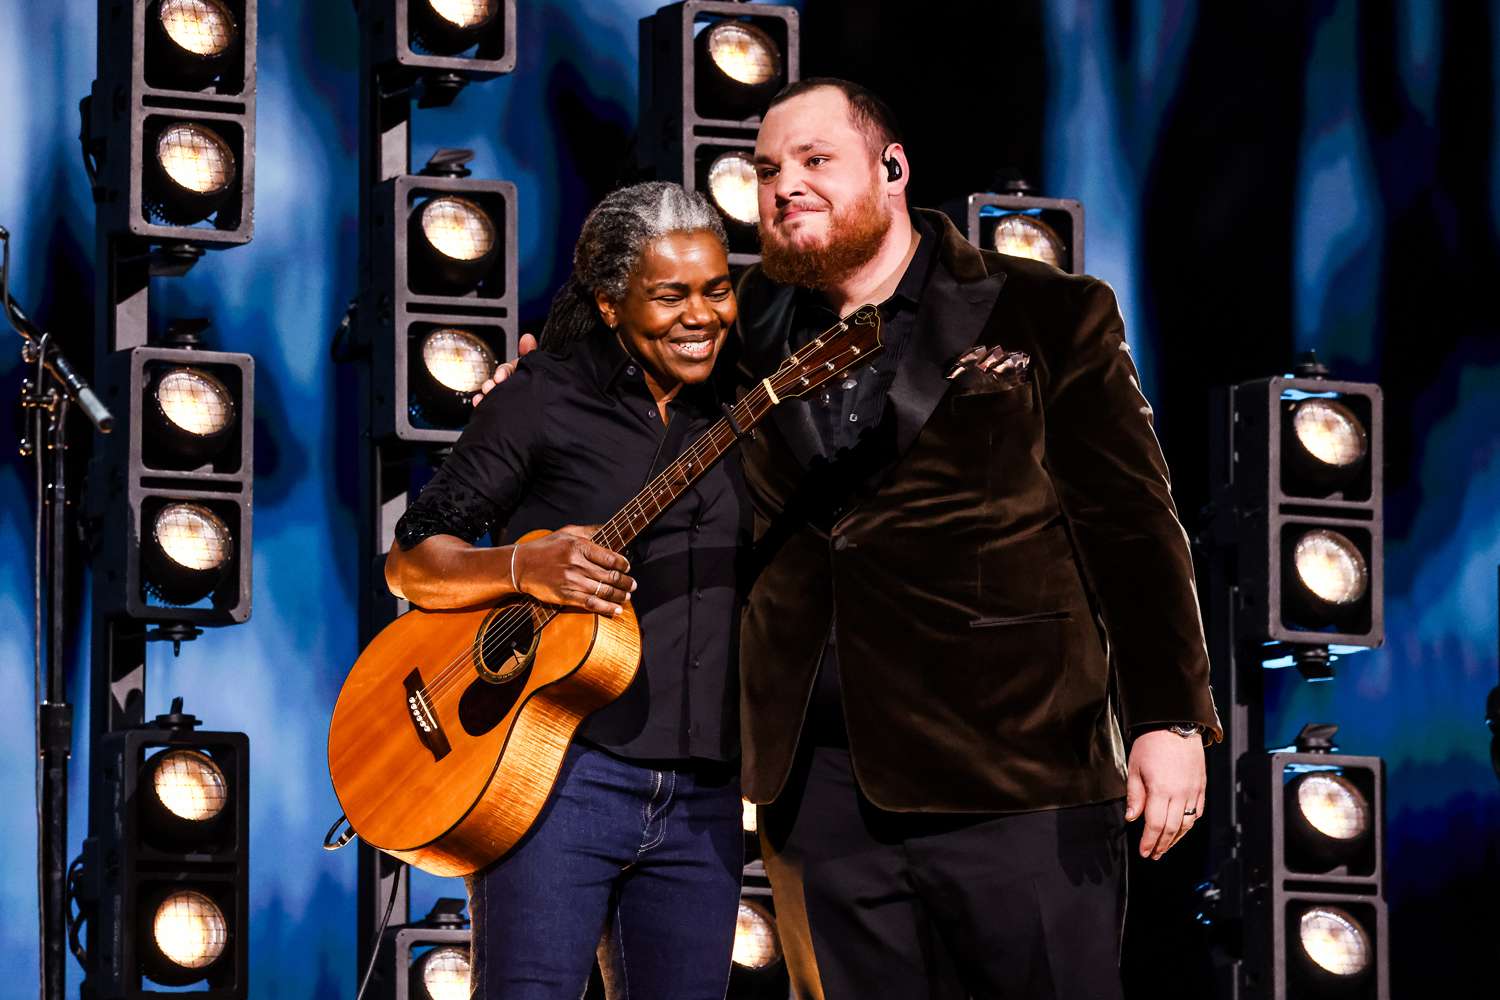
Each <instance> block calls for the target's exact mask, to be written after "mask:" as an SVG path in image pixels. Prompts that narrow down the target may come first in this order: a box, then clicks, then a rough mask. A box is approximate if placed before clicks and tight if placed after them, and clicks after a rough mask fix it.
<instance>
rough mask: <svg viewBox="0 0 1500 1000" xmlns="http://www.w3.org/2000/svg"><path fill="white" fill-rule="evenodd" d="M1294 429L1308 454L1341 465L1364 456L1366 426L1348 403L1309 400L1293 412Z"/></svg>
mask: <svg viewBox="0 0 1500 1000" xmlns="http://www.w3.org/2000/svg"><path fill="white" fill-rule="evenodd" d="M1292 430H1293V431H1295V432H1296V435H1297V440H1298V441H1299V442H1301V444H1302V447H1303V448H1306V449H1307V452H1308V454H1310V455H1312V456H1313V457H1314V458H1316V459H1317V460H1318V461H1320V462H1322V463H1324V464H1325V465H1332V466H1336V467H1339V468H1343V467H1346V466H1350V465H1353V464H1354V463H1355V462H1358V461H1359V460H1360V459H1361V458H1364V457H1365V448H1366V435H1365V428H1364V425H1363V424H1362V423H1360V421H1359V418H1358V417H1356V416H1355V415H1354V414H1353V412H1351V411H1350V409H1349V408H1348V407H1347V406H1344V405H1343V404H1342V403H1336V402H1334V401H1332V400H1329V399H1309V400H1305V401H1304V402H1302V403H1300V404H1299V405H1298V406H1297V410H1296V412H1295V413H1293V414H1292Z"/></svg>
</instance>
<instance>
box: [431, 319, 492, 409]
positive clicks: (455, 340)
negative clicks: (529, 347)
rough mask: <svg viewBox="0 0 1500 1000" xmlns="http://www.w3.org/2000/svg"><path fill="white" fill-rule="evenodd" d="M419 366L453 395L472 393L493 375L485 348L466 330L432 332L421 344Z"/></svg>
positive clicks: (447, 329)
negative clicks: (421, 364)
mask: <svg viewBox="0 0 1500 1000" xmlns="http://www.w3.org/2000/svg"><path fill="white" fill-rule="evenodd" d="M422 363H423V364H424V365H426V366H427V371H428V372H429V373H430V374H431V375H432V377H433V378H434V379H436V380H437V381H438V383H439V384H441V385H443V386H444V387H446V388H449V389H452V390H453V391H454V392H461V393H475V392H478V391H479V388H480V386H482V385H483V384H484V380H485V379H487V378H489V377H490V375H491V374H492V373H493V372H494V371H495V364H496V362H495V355H494V354H493V353H492V352H491V351H490V348H489V345H488V344H486V343H485V342H484V341H482V340H480V339H479V338H478V337H476V336H474V335H473V334H472V333H469V332H468V331H466V330H458V329H455V328H453V327H447V328H445V329H442V330H434V331H432V332H431V333H429V334H428V335H427V338H426V339H425V340H423V341H422Z"/></svg>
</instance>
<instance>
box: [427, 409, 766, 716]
mask: <svg viewBox="0 0 1500 1000" xmlns="http://www.w3.org/2000/svg"><path fill="white" fill-rule="evenodd" d="M754 395H755V394H754V393H752V394H750V395H747V396H746V397H745V400H743V401H742V404H747V405H745V408H746V409H747V410H750V411H753V410H754V409H755V408H756V401H755V399H754ZM735 409H736V410H738V409H740V407H738V406H737V407H735ZM769 409H770V408H769V407H767V409H766V411H764V412H762V413H761V414H760V416H757V417H753V418H752V419H751V422H752V424H753V423H754V422H758V421H759V420H760V419H763V418H764V415H765V412H769ZM748 416H749V414H736V420H737V421H739V420H743V419H745V418H746V417H748ZM734 441H735V434H734V430H733V428H732V427H730V425H729V422H728V421H727V420H720V421H718V422H717V423H715V424H714V425H713V427H711V428H710V429H709V430H708V431H707V432H706V433H705V434H704V435H703V436H702V437H701V438H699V439H698V441H697V442H695V443H694V444H693V445H692V446H691V447H690V448H689V449H688V450H687V451H686V452H683V454H682V455H680V456H678V458H677V459H676V460H674V461H673V463H672V464H671V465H669V466H667V468H666V469H664V470H662V472H661V473H660V474H659V475H657V476H656V477H655V478H654V479H652V481H651V482H650V483H648V484H647V485H646V488H645V489H643V490H642V491H641V492H640V493H638V494H636V496H635V497H633V498H632V499H631V500H630V502H629V503H627V504H626V505H625V506H624V507H623V508H622V509H621V510H620V511H619V512H618V513H616V514H615V516H614V517H612V518H610V519H609V521H608V522H606V523H605V525H604V526H603V527H602V528H601V529H600V531H599V533H598V534H597V535H595V536H594V539H593V541H594V542H595V544H601V545H604V547H605V548H615V547H616V546H618V545H619V544H621V542H622V541H624V538H625V532H626V531H627V530H630V531H631V535H632V537H633V536H634V535H635V534H638V533H639V532H641V531H643V530H645V528H646V527H647V526H648V525H649V523H650V521H651V520H652V519H654V518H655V517H656V516H658V515H659V514H661V513H662V512H663V511H665V510H666V509H667V507H669V506H671V504H672V503H675V502H676V500H677V499H678V498H679V497H680V496H681V492H677V493H675V494H674V495H672V496H671V498H670V500H668V501H667V502H666V503H663V502H662V496H663V487H666V486H670V487H672V488H673V489H676V488H679V487H680V488H681V490H683V491H685V490H686V488H687V487H688V486H690V485H691V484H692V482H693V481H694V480H695V479H696V478H697V477H698V476H699V475H701V474H702V473H703V472H704V471H705V470H706V469H707V468H709V467H710V466H711V465H712V464H713V463H715V462H717V461H718V460H719V458H720V457H722V456H723V454H724V452H726V451H727V450H728V449H729V447H730V446H731V445H733V444H734ZM709 451H717V454H716V455H714V456H713V458H711V459H710V458H708V457H707V453H708V452H709ZM647 500H649V501H650V502H651V504H652V506H653V507H655V508H656V509H655V510H654V511H652V512H650V513H648V512H647V510H646V505H645V501H647ZM622 519H623V520H624V521H625V524H624V525H617V524H616V522H618V521H621V520H622ZM637 521H640V522H642V523H641V524H640V526H639V527H637V526H636V522H637ZM632 529H633V530H632ZM611 535H613V536H618V537H616V538H614V540H613V541H610V536H611ZM606 542H609V544H605V543H606ZM518 603H519V604H521V605H524V606H519V607H515V608H513V609H512V610H509V611H507V612H506V614H505V616H503V617H502V618H500V619H499V620H498V621H496V622H494V623H493V624H491V625H489V626H487V627H485V628H484V635H483V637H482V638H481V640H480V641H479V642H478V643H473V642H471V643H468V644H467V647H466V649H465V651H464V652H462V653H460V654H459V655H458V656H456V657H455V658H454V659H453V660H452V661H450V662H449V663H448V664H447V665H446V666H444V667H443V668H442V669H440V670H439V671H438V672H437V673H436V674H435V675H434V678H433V681H432V682H431V683H430V684H427V685H424V690H425V691H426V693H427V696H428V698H429V700H433V699H436V698H438V697H440V696H442V695H443V694H446V693H449V692H450V691H451V689H452V688H453V686H454V684H455V683H463V682H467V680H468V679H469V672H468V670H467V669H466V668H467V667H469V666H473V665H476V664H474V662H473V661H474V657H473V653H474V649H475V647H476V646H477V647H478V648H479V658H480V659H481V660H482V659H484V658H486V657H488V656H489V655H490V654H491V653H493V652H495V651H496V650H498V649H501V648H504V647H505V646H507V645H510V644H511V642H512V640H514V639H516V638H518V637H519V635H520V633H521V627H524V624H525V622H526V620H527V619H532V625H533V628H534V629H540V628H541V627H543V625H544V624H545V623H538V622H536V621H535V619H536V611H542V612H543V614H544V617H545V618H546V620H547V621H550V619H551V617H552V616H553V615H556V613H557V610H559V609H558V608H557V606H556V605H549V604H544V603H542V602H539V601H537V600H536V599H535V598H532V597H529V596H528V597H527V598H526V600H525V601H523V602H518ZM549 610H550V611H551V614H550V615H548V614H546V612H547V611H549ZM580 610H582V609H580ZM466 660H467V661H468V662H467V663H466V662H464V661H466Z"/></svg>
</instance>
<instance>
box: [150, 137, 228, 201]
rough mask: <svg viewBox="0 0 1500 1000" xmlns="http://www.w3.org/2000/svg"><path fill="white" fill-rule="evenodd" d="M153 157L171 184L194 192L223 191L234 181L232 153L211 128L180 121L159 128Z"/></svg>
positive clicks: (207, 193) (210, 192)
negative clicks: (160, 129)
mask: <svg viewBox="0 0 1500 1000" xmlns="http://www.w3.org/2000/svg"><path fill="white" fill-rule="evenodd" d="M156 159H157V162H158V163H160V164H161V169H162V171H163V172H164V173H165V174H166V175H167V177H168V179H170V180H171V182H172V183H173V184H176V185H177V186H178V187H180V188H182V189H183V190H185V191H189V192H192V193H193V194H195V195H211V194H217V193H219V192H221V191H224V190H225V189H227V188H228V187H229V185H230V184H231V183H233V182H234V176H235V165H234V153H233V152H232V151H231V150H230V148H229V144H228V143H226V142H225V141H224V140H223V139H221V138H219V136H218V134H217V133H215V132H214V131H213V130H212V129H208V128H205V127H204V126H202V125H193V124H190V123H186V122H181V123H178V124H175V125H169V126H167V127H166V128H165V129H163V130H162V133H161V135H160V136H159V137H158V138H157V140H156Z"/></svg>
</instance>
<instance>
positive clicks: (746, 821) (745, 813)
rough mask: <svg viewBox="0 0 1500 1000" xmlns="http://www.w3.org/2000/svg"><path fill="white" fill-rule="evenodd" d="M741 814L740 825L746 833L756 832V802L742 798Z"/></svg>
mask: <svg viewBox="0 0 1500 1000" xmlns="http://www.w3.org/2000/svg"><path fill="white" fill-rule="evenodd" d="M740 805H741V815H740V826H742V827H743V828H744V830H745V832H746V833H754V832H755V803H754V802H751V801H750V800H749V799H740Z"/></svg>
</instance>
